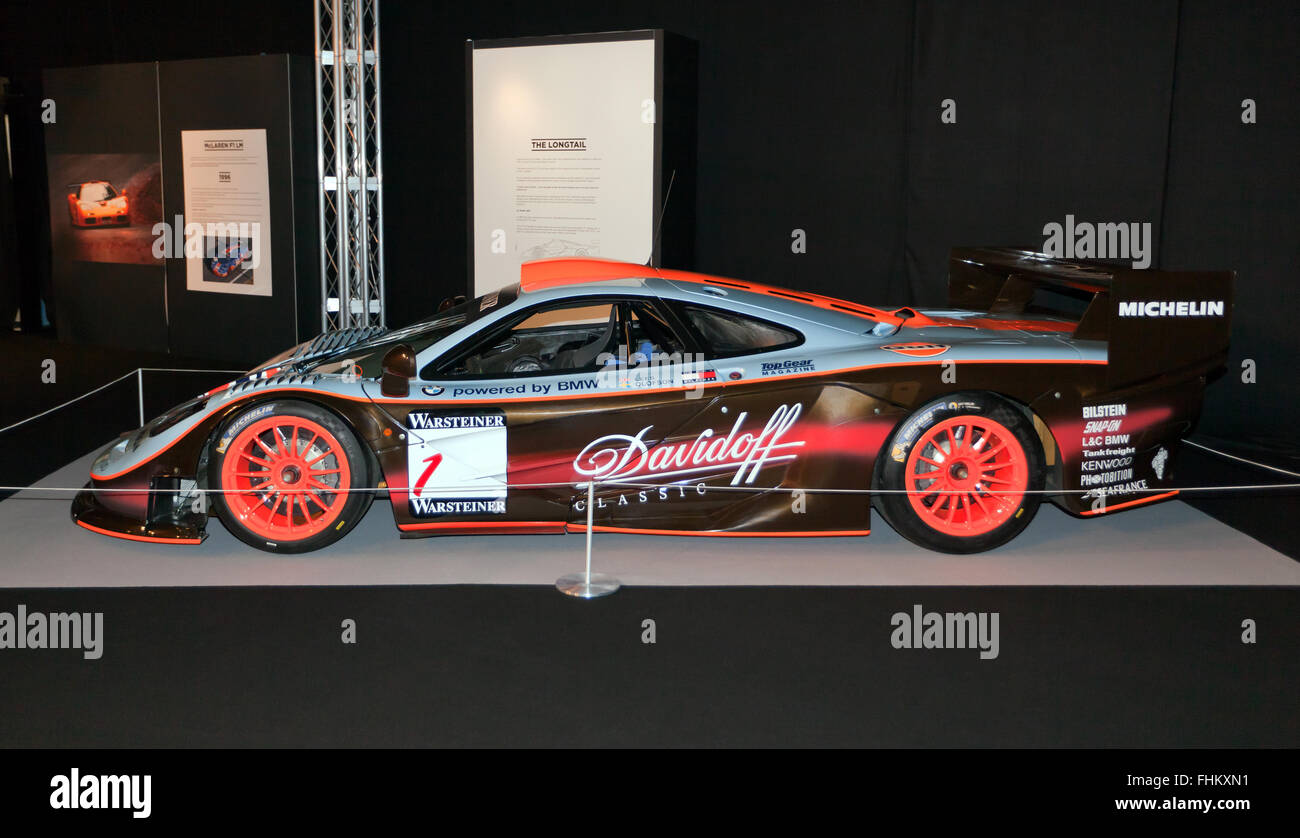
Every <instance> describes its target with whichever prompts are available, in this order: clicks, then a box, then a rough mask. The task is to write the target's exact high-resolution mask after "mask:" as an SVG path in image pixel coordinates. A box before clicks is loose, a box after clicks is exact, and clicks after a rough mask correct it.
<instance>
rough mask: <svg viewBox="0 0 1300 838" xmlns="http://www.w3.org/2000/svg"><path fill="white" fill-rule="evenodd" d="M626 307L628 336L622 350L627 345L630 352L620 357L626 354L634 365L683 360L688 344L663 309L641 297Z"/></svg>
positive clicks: (630, 363) (629, 361)
mask: <svg viewBox="0 0 1300 838" xmlns="http://www.w3.org/2000/svg"><path fill="white" fill-rule="evenodd" d="M626 310H627V315H626V317H625V319H624V323H625V327H626V332H625V335H624V338H625V339H624V342H623V345H622V346H620V347H619V351H620V352H622V351H623V347H624V346H626V348H627V349H626V352H627V354H626V355H621V356H620V358H623V357H626V358H627V363H628V364H629V365H630V366H638V365H644V364H647V363H655V364H664V363H680V362H681V360H682V353H683V352H684V351H685V347H684V346H683V345H682V341H681V339H680V338H678V337H677V335H676V334H675V333H674V332H673V328H672V326H670V325H669V323H668V321H667V320H666V319H664V316H663V315H662V314H661V313H660V312H659V311H657V310H656V309H655V308H654V307H653V306H651V305H650V304H648V303H646V302H643V301H639V300H637V301H632V302H629V303H628V304H627V309H626Z"/></svg>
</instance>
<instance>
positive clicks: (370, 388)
mask: <svg viewBox="0 0 1300 838" xmlns="http://www.w3.org/2000/svg"><path fill="white" fill-rule="evenodd" d="M1232 286H1233V275H1232V274H1231V273H1230V272H1217V273H1214V272H1204V273H1169V272H1157V271H1138V270H1128V269H1119V268H1114V267H1111V266H1107V265H1102V264H1098V263H1082V262H1067V261H1062V260H1056V259H1051V258H1048V257H1046V256H1043V255H1041V254H1035V253H1030V252H1025V251H1018V250H1007V249H957V250H954V251H953V253H952V256H951V261H950V270H949V301H948V306H947V307H945V308H941V309H914V308H872V307H869V306H865V305H859V304H857V303H852V302H845V301H842V300H837V299H832V298H829V297H824V296H820V295H817V294H810V293H803V292H799V291H790V290H784V289H780V288H774V287H769V286H764V285H758V284H755V283H751V282H744V281H738V280H733V279H724V278H721V277H714V276H705V275H701V274H694V273H686V272H682V271H674V270H665V269H657V268H652V267H646V266H642V265H634V264H628V263H622V262H613V261H608V260H601V259H549V260H542V261H537V262H531V263H527V264H525V265H524V267H523V269H522V272H521V280H520V282H519V283H518V284H516V285H513V286H511V287H508V288H503V289H501V290H499V291H496V292H493V293H491V294H488V295H486V296H483V297H479V298H478V299H474V300H467V301H465V302H462V303H460V304H459V305H456V306H454V307H452V308H450V309H447V310H445V311H442V312H440V313H439V314H437V315H435V316H434V317H431V318H429V319H427V320H425V321H422V322H420V323H417V324H415V325H412V326H409V327H406V328H400V329H394V330H390V331H385V330H383V329H381V328H378V327H376V328H358V329H349V330H344V331H338V332H327V333H325V334H323V335H321V336H319V337H317V338H315V339H313V340H311V341H308V342H306V343H304V344H302V345H300V346H297V347H295V348H293V349H291V350H289V351H288V352H286V353H284V354H283V355H281V356H279V357H277V358H274V359H272V360H270V361H268V362H266V363H265V364H263V365H262V366H260V367H258V368H257V369H255V370H253V371H252V372H250V373H249V374H248V375H247V376H245V377H243V378H241V379H239V380H236V381H233V382H231V383H229V384H227V385H225V386H223V387H219V388H217V389H216V390H213V391H211V392H208V393H204V394H203V395H201V396H198V397H197V398H195V399H193V400H191V401H188V402H186V403H184V404H182V405H179V406H178V407H176V408H174V409H173V410H170V411H168V412H167V413H165V414H163V415H162V416H159V417H158V418H157V419H155V420H153V421H152V422H150V423H149V424H147V425H146V426H145V427H143V428H140V429H139V430H136V431H134V432H132V433H129V434H125V435H123V436H122V437H121V438H120V439H118V440H117V441H116V442H114V443H113V444H112V445H111V446H109V447H108V448H107V449H106V450H105V451H104V452H103V453H102V454H100V455H99V456H98V458H97V459H96V460H95V461H94V465H93V467H92V468H91V473H90V483H89V484H88V485H87V487H86V489H85V490H84V491H82V492H81V493H79V494H78V496H77V497H76V499H75V501H74V503H73V508H72V516H73V518H74V520H75V521H76V522H77V523H78V524H80V525H81V526H83V527H85V528H87V529H90V530H94V531H96V532H99V533H103V534H106V535H112V536H118V537H121V538H128V539H138V540H144V541H157V542H169V543H198V542H200V541H202V539H203V538H204V536H205V533H206V526H207V522H208V519H209V518H210V517H211V516H213V515H215V516H216V517H218V518H220V520H221V522H222V523H223V524H224V525H225V527H226V528H227V529H228V530H230V532H232V533H233V534H234V535H236V536H237V537H238V538H240V539H242V540H243V541H245V542H247V543H248V544H251V545H253V546H255V547H259V548H261V549H264V550H272V551H278V552H302V551H307V550H313V549H316V548H319V547H323V546H325V545H327V544H330V543H332V542H334V541H336V540H338V539H340V538H342V537H343V536H344V535H345V534H346V533H347V532H348V531H349V530H350V529H351V528H352V527H354V526H355V525H356V523H357V521H358V520H359V519H360V518H361V516H362V515H363V514H365V512H366V510H367V509H368V508H369V506H370V505H371V503H372V501H373V500H374V499H375V498H376V497H380V498H382V499H387V500H388V501H389V502H391V506H392V513H393V517H394V519H395V522H396V525H397V529H398V530H400V531H401V533H402V534H403V535H405V536H417V535H432V534H469V533H562V532H566V531H580V530H582V529H584V528H585V526H586V522H587V516H588V514H589V513H590V514H591V516H592V520H593V522H594V527H595V529H596V530H599V531H608V532H625V533H649V534H677V535H711V536H829V535H836V536H848V535H865V534H867V533H868V532H869V531H870V527H871V517H872V510H873V509H874V510H875V512H876V513H878V514H879V515H880V516H882V517H883V518H884V519H885V520H886V521H887V522H888V523H889V524H890V525H891V526H892V527H893V528H894V529H896V530H897V531H898V532H900V533H902V534H903V535H904V536H906V537H907V538H909V539H911V540H912V541H914V542H916V543H917V544H920V545H923V546H925V547H928V548H931V549H935V550H942V551H948V552H956V553H971V552H976V551H980V550H987V549H990V548H993V547H996V546H998V545H1001V544H1003V543H1005V542H1006V541H1008V540H1009V539H1011V538H1013V537H1014V536H1015V535H1016V534H1018V533H1019V532H1021V531H1022V530H1023V529H1024V528H1025V527H1026V526H1027V525H1028V524H1029V522H1030V520H1031V519H1032V518H1033V517H1034V513H1035V511H1036V510H1037V509H1038V506H1039V504H1040V503H1041V502H1042V501H1044V500H1047V501H1050V502H1052V503H1055V504H1057V505H1058V506H1060V507H1062V508H1063V509H1065V510H1066V511H1067V512H1069V513H1072V514H1075V515H1079V516H1092V515H1100V514H1109V513H1112V512H1116V511H1119V510H1123V509H1126V508H1129V507H1133V506H1137V505H1140V504H1146V503H1151V502H1155V501H1160V500H1163V499H1165V498H1169V497H1172V496H1173V495H1174V494H1175V493H1176V489H1175V484H1174V482H1173V471H1174V466H1175V461H1176V459H1177V456H1178V447H1179V440H1180V439H1181V438H1182V437H1183V436H1185V435H1186V434H1187V433H1188V432H1189V430H1190V429H1191V428H1192V426H1193V424H1194V423H1195V421H1196V419H1197V415H1198V413H1199V411H1200V406H1201V401H1202V396H1203V392H1204V388H1205V385H1206V380H1207V377H1210V376H1213V375H1214V374H1216V372H1218V371H1219V370H1221V369H1222V368H1223V367H1224V364H1225V360H1226V353H1227V344H1228V335H1229V318H1230V316H1231V311H1232V290H1233V289H1232ZM589 484H590V485H591V488H592V492H593V497H594V500H593V502H592V507H591V509H588V501H587V497H588V492H587V488H588V485H589Z"/></svg>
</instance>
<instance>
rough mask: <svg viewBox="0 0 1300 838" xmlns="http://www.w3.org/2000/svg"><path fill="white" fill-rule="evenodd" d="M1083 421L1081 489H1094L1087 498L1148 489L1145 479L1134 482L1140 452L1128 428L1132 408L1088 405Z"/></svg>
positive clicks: (1116, 403)
mask: <svg viewBox="0 0 1300 838" xmlns="http://www.w3.org/2000/svg"><path fill="white" fill-rule="evenodd" d="M1081 418H1082V419H1083V420H1084V421H1083V435H1082V437H1081V438H1080V440H1079V445H1080V453H1081V454H1082V455H1083V460H1082V462H1081V463H1080V464H1079V471H1080V474H1079V486H1080V487H1082V488H1085V489H1091V490H1092V491H1090V492H1088V493H1087V494H1085V495H1084V498H1093V497H1101V496H1103V495H1104V496H1106V497H1112V496H1116V495H1131V494H1134V493H1136V492H1140V491H1142V490H1144V489H1147V488H1148V486H1147V481H1146V480H1145V479H1134V478H1135V469H1134V463H1133V458H1134V455H1135V453H1136V449H1135V448H1134V447H1133V446H1132V445H1131V444H1129V443H1130V440H1131V439H1132V437H1133V434H1132V432H1131V431H1130V430H1129V429H1128V428H1126V427H1125V422H1127V421H1129V418H1130V417H1129V405H1128V404H1127V403H1125V402H1112V403H1108V404H1089V405H1084V406H1083V410H1082V411H1081ZM1139 425H1141V423H1140V422H1139ZM1138 430H1141V427H1139V428H1138ZM1161 470H1162V471H1163V468H1162V469H1161Z"/></svg>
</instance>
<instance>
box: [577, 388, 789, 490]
mask: <svg viewBox="0 0 1300 838" xmlns="http://www.w3.org/2000/svg"><path fill="white" fill-rule="evenodd" d="M802 410H803V405H802V404H794V405H788V404H783V405H781V406H780V407H778V408H777V409H776V410H774V411H773V412H772V415H771V417H769V418H768V420H767V423H766V424H765V425H764V426H763V428H762V430H760V431H758V432H757V433H754V432H752V431H750V430H747V422H748V420H749V413H748V412H745V411H742V412H741V413H740V415H739V416H737V417H736V421H735V424H733V425H732V426H731V430H730V431H729V432H728V433H727V434H726V436H718V435H716V434H715V432H714V431H713V429H712V428H709V429H706V430H704V431H702V432H701V433H700V435H699V436H698V437H696V438H695V439H694V440H691V441H690V442H662V443H660V444H658V445H655V446H654V447H653V448H651V447H650V446H648V445H647V444H646V442H645V438H646V436H647V435H648V434H649V433H650V431H651V430H653V429H654V425H646V426H645V427H644V428H642V429H641V431H640V432H639V433H637V434H636V435H635V436H629V435H628V434H609V435H608V436H602V437H600V438H599V439H595V440H592V442H591V443H589V444H588V445H587V447H586V448H583V449H582V451H581V452H579V453H578V456H577V457H575V458H574V460H573V470H574V471H575V472H576V473H577V474H580V475H582V476H583V477H588V478H594V479H596V480H598V481H614V480H631V479H633V478H635V477H657V478H663V477H679V476H682V475H686V474H698V473H701V472H716V471H726V470H727V469H730V468H734V469H735V470H736V472H735V475H734V476H733V477H732V478H731V485H733V486H735V485H738V484H740V483H753V482H754V479H755V478H757V477H758V473H759V471H761V470H762V469H763V467H764V466H766V465H771V464H773V463H780V462H788V461H790V460H793V459H795V457H796V456H797V455H796V454H794V453H793V451H792V449H796V448H799V447H802V446H803V444H804V442H803V440H786V439H785V436H786V434H787V433H788V432H789V431H790V429H791V428H792V427H794V424H795V422H797V421H798V419H799V414H800V413H801V412H802Z"/></svg>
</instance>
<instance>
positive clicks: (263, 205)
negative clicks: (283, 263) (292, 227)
mask: <svg viewBox="0 0 1300 838" xmlns="http://www.w3.org/2000/svg"><path fill="white" fill-rule="evenodd" d="M181 154H182V155H183V156H184V162H183V166H184V168H183V172H184V178H185V287H186V289H187V290H190V291H211V292H216V293H221V294H251V295H254V296H259V297H269V296H271V187H270V183H269V181H268V178H267V162H266V129H265V128H256V129H252V130H245V131H182V132H181Z"/></svg>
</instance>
